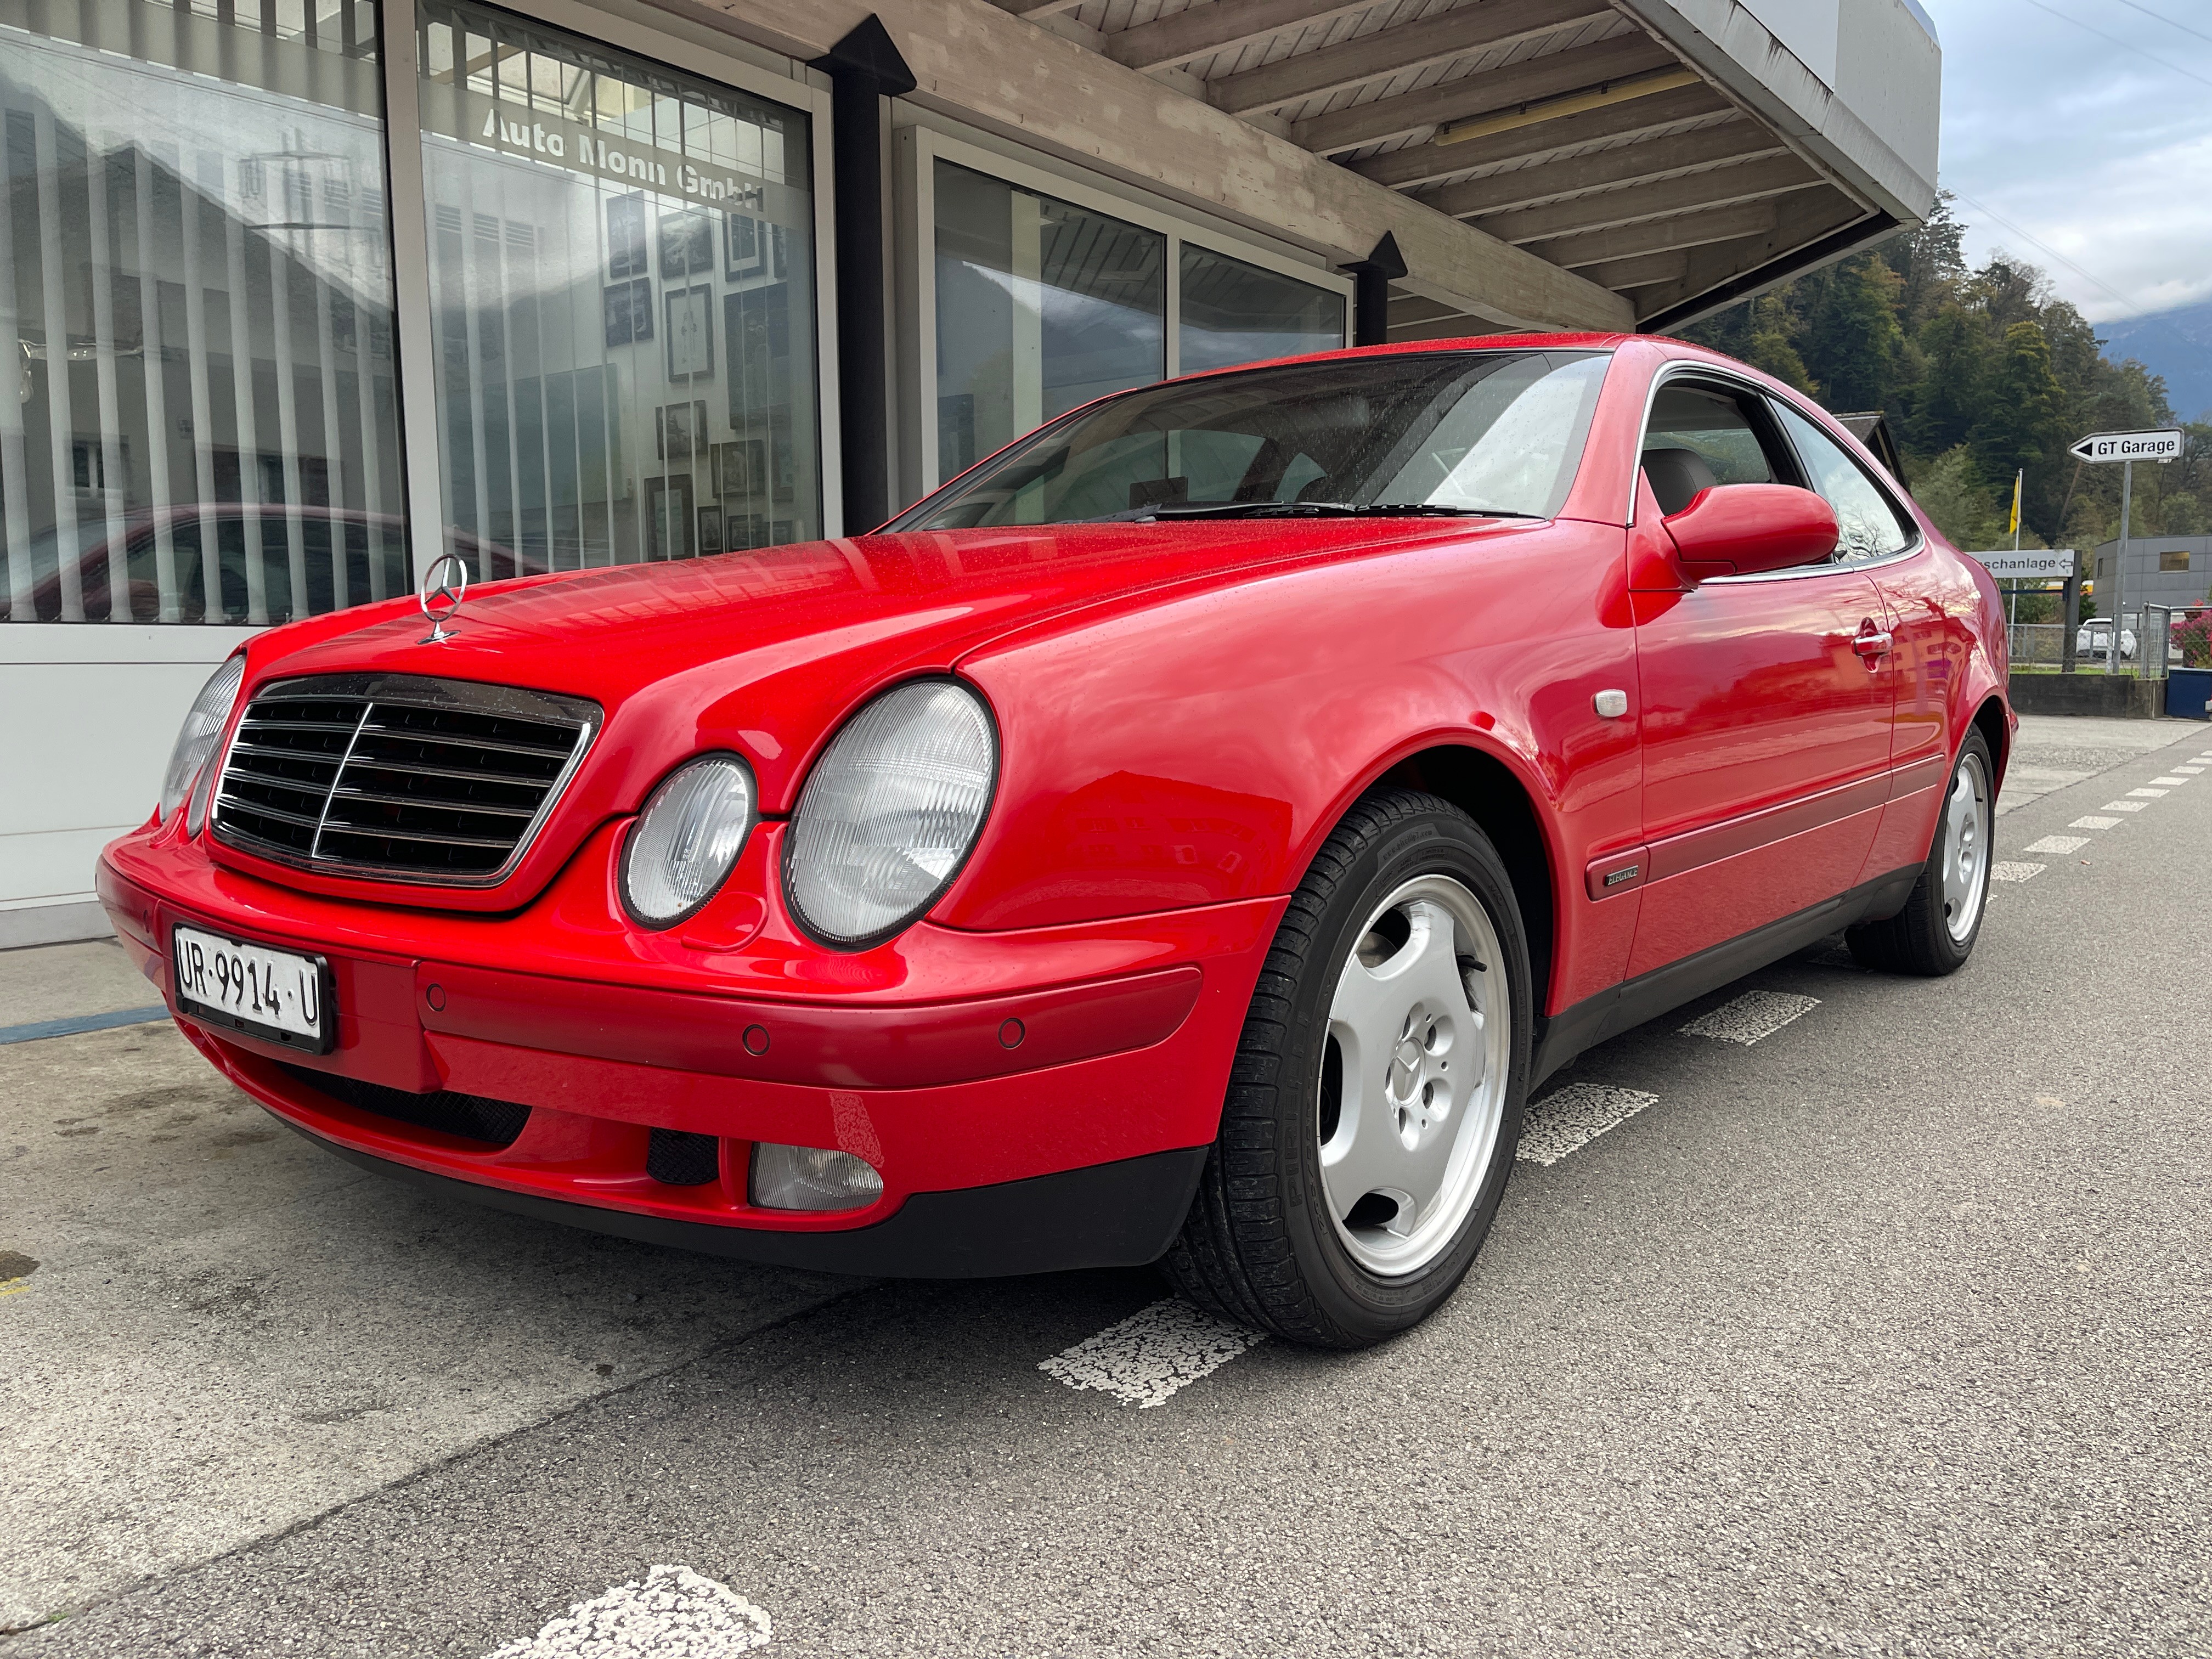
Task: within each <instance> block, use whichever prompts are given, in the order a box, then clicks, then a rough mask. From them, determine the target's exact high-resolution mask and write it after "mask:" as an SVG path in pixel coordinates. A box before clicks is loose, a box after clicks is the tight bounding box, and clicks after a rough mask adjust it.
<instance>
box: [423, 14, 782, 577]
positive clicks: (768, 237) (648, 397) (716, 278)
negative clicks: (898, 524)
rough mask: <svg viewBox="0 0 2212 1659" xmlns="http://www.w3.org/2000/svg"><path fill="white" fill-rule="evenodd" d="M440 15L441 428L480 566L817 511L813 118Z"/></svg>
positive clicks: (584, 558) (564, 558)
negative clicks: (809, 127) (809, 139)
mask: <svg viewBox="0 0 2212 1659" xmlns="http://www.w3.org/2000/svg"><path fill="white" fill-rule="evenodd" d="M422 18H423V23H422V42H421V50H422V77H423V90H422V119H423V125H424V128H425V131H424V136H423V163H424V172H425V185H426V188H427V191H428V198H429V202H428V205H429V217H430V227H429V228H430V261H431V282H432V290H433V291H432V302H433V314H434V318H435V346H434V353H435V362H436V364H437V372H438V398H439V410H440V420H439V424H438V432H437V441H438V444H439V447H440V462H441V470H442V472H443V476H444V478H445V481H446V486H445V487H446V516H447V520H448V521H449V522H450V523H452V524H454V525H456V526H460V527H461V528H462V529H463V530H465V532H469V534H470V535H471V536H472V537H473V538H475V540H476V542H477V544H479V546H480V548H481V550H482V551H481V557H480V559H479V562H480V563H481V564H482V565H483V566H484V567H486V568H483V570H482V572H481V574H484V575H488V576H505V575H511V574H525V573H527V572H532V571H538V570H548V569H572V568H576V567H578V566H582V565H595V564H610V563H629V562H639V561H645V560H660V559H680V558H690V557H692V556H696V555H698V554H702V553H720V552H724V551H727V550H738V549H742V548H749V547H760V546H766V545H769V544H773V543H778V542H788V541H793V540H799V539H804V538H811V537H814V536H818V535H819V534H820V533H821V488H820V483H819V455H818V449H817V432H818V422H817V418H816V405H815V376H814V356H813V346H814V334H815V325H814V273H813V264H812V246H813V244H812V233H811V226H812V221H813V205H812V198H811V194H810V191H809V159H808V154H807V143H806V124H805V118H804V117H803V116H801V115H800V114H799V112H796V111H793V110H790V109H786V108H784V107H782V106H779V105H774V104H769V103H767V102H765V101H763V100H757V99H751V98H748V97H747V96H745V95H744V94H741V93H738V92H735V91H732V90H731V89H729V88H724V87H720V86H716V85H714V84H711V83H709V82H704V81H697V80H694V79H692V78H690V77H689V76H679V75H677V74H675V73H673V72H672V71H670V70H665V69H664V68H661V67H659V66H658V65H655V64H648V63H647V62H645V61H643V60H641V59H634V58H628V57H626V56H624V55H623V54H620V53H617V52H613V51H611V50H610V49H608V48H605V47H603V46H594V45H592V44H589V43H587V42H585V41H583V40H580V39H577V38H574V37H571V36H568V35H566V34H564V33H560V32H558V31H556V30H552V29H549V28H546V27H544V26H542V25H539V24H536V23H532V22H527V21H524V20H522V19H520V18H515V17H512V16H510V15H507V14H506V13H503V12H495V11H492V10H489V9H483V8H477V7H459V6H452V5H441V4H436V3H429V4H426V5H425V7H424V8H423V10H422Z"/></svg>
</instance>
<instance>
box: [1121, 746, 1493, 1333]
mask: <svg viewBox="0 0 2212 1659" xmlns="http://www.w3.org/2000/svg"><path fill="white" fill-rule="evenodd" d="M1470 907H1472V908H1470ZM1355 948H1358V949H1359V950H1360V951H1361V955H1360V956H1359V957H1358V962H1357V965H1356V966H1355V963H1354V951H1355ZM1401 1001H1402V1002H1404V1003H1405V1004H1406V1005H1407V1006H1406V1007H1405V1009H1404V1010H1403V1014H1404V1019H1403V1025H1402V1029H1401V1018H1400V1010H1399V1007H1398V1005H1399V1003H1400V1002H1401ZM1531 1010H1532V987H1531V985H1530V975H1529V969H1528V943H1527V939H1526V936H1525V934H1524V933H1523V930H1522V923H1521V914H1520V910H1519V908H1517V906H1516V902H1515V899H1514V894H1513V884H1512V879H1511V878H1510V876H1509V875H1508V874H1507V872H1506V869H1505V866H1504V861H1503V860H1501V859H1500V858H1499V857H1498V853H1497V850H1496V849H1495V848H1493V847H1492V845H1491V844H1490V841H1489V839H1488V837H1486V836H1485V835H1484V834H1483V833H1482V831H1481V830H1480V829H1479V828H1477V827H1476V825H1475V823H1474V820H1473V819H1471V818H1469V817H1468V816H1467V814H1465V813H1464V812H1462V811H1459V810H1458V809H1457V808H1456V807H1455V806H1452V805H1449V803H1448V802H1445V801H1443V800H1439V799H1437V798H1436V797H1435V796H1433V795H1427V794H1422V793H1417V792H1415V791H1413V790H1407V789H1396V788H1393V789H1386V790H1379V791H1376V792H1375V793H1370V794H1369V795H1367V796H1364V797H1363V798H1362V799H1360V800H1359V801H1358V803H1357V804H1356V805H1354V806H1353V807H1352V810H1351V811H1349V812H1347V813H1346V815H1345V817H1344V820H1343V822H1341V823H1339V824H1338V825H1337V827H1336V829H1334V831H1333V832H1332V833H1331V834H1330V836H1329V837H1328V841H1327V842H1325V843H1324V844H1323V845H1322V849H1321V852H1320V853H1319V854H1318V855H1316V858H1315V860H1314V863H1313V867H1312V869H1311V870H1310V871H1309V872H1307V875H1306V878H1305V880H1304V882H1302V883H1301V884H1299V887H1298V890H1297V892H1296V893H1295V894H1293V895H1292V896H1291V902H1290V908H1289V909H1288V911H1287V912H1286V913H1285V915H1284V918H1283V921H1282V925H1281V926H1280V927H1279V929H1278V930H1277V932H1276V934H1275V939H1274V943H1273V946H1272V947H1271V948H1270V949H1269V951H1268V952H1267V961H1266V963H1265V964H1264V965H1263V966H1262V968H1261V973H1260V980H1259V984H1258V986H1257V987H1256V988H1255V991H1254V992H1253V995H1252V1006H1251V1008H1250V1011H1249V1012H1248V1013H1247V1015H1246V1016H1245V1021H1244V1029H1243V1035H1242V1036H1241V1037H1240V1038H1239V1040H1238V1043H1237V1056H1236V1060H1235V1062H1234V1064H1233V1066H1232V1067H1231V1073H1230V1083H1229V1091H1228V1097H1227V1100H1226V1102H1225V1104H1224V1106H1223V1109H1222V1115H1221V1130H1220V1133H1219V1135H1218V1138H1217V1139H1215V1141H1214V1144H1213V1147H1212V1152H1210V1153H1209V1155H1208V1157H1207V1158H1206V1168H1205V1171H1204V1173H1203V1174H1202V1175H1201V1176H1200V1180H1199V1186H1198V1194H1197V1197H1196V1198H1195V1199H1194V1201H1193V1203H1192V1206H1191V1210H1190V1214H1189V1216H1188V1219H1186V1221H1185V1222H1184V1224H1183V1230H1182V1235H1181V1236H1180V1237H1178V1238H1177V1240H1176V1243H1175V1244H1174V1245H1173V1246H1172V1247H1170V1249H1169V1252H1168V1254H1167V1255H1166V1257H1165V1258H1164V1261H1163V1262H1162V1264H1161V1265H1162V1266H1163V1267H1164V1269H1165V1270H1166V1272H1167V1274H1168V1276H1169V1278H1170V1280H1171V1281H1172V1282H1173V1284H1174V1285H1175V1286H1176V1289H1177V1290H1179V1291H1181V1292H1182V1294H1183V1295H1184V1296H1185V1297H1188V1299H1189V1300H1190V1301H1192V1302H1194V1303H1196V1304H1198V1305H1199V1306H1200V1307H1202V1308H1204V1309H1206V1310H1208V1311H1209V1312H1212V1313H1214V1314H1217V1315H1218V1316H1222V1317H1224V1318H1226V1319H1229V1320H1231V1321H1234V1322H1239V1323H1242V1324H1245V1325H1249V1326H1252V1327H1255V1328H1259V1329H1261V1330H1266V1331H1269V1332H1272V1333H1273V1334H1276V1335H1278V1336H1281V1337H1284V1338H1285V1339H1287V1340H1290V1341H1292V1342H1297V1343H1301V1344H1304V1345H1306V1346H1314V1347H1323V1348H1360V1347H1365V1346H1370V1344H1373V1343H1376V1342H1380V1341H1383V1340H1385V1339H1387V1338H1389V1337H1391V1336H1395V1335H1396V1334H1398V1333H1400V1332H1401V1331H1404V1330H1407V1329H1408V1328H1411V1327H1413V1326H1414V1325H1416V1324H1419V1322H1421V1321H1422V1320H1423V1319H1425V1318H1426V1317H1427V1316H1429V1315H1430V1314H1431V1313H1432V1312H1433V1311H1435V1310H1436V1309H1437V1307H1438V1306H1439V1305H1441V1304H1443V1301H1444V1299H1445V1298H1446V1297H1449V1296H1450V1295H1451V1293H1452V1291H1454V1290H1455V1288H1456V1287H1457V1286H1458V1285H1459V1282H1460V1280H1461V1279H1462V1278H1463V1277H1464V1276H1465V1275H1466V1273H1467V1270H1468V1267H1469V1266H1470V1265H1471V1264H1472V1263H1473V1261H1474V1255H1475V1252H1476V1251H1477V1250H1478V1249H1480V1247H1481V1244H1482V1241H1483V1239H1484V1237H1486V1235H1487V1234H1488V1232H1489V1231H1490V1225H1491V1221H1492V1218H1493V1217H1495V1215H1496V1214H1497V1212H1498V1200H1500V1199H1501V1198H1502V1197H1503V1196H1504V1191H1505V1183H1506V1181H1507V1179H1508V1178H1509V1177H1510V1176H1511V1174H1512V1170H1513V1152H1514V1147H1515V1145H1516V1142H1517V1141H1518V1139H1519V1138H1520V1133H1521V1109H1522V1103H1523V1102H1524V1100H1525V1098H1526V1096H1527V1092H1528V1062H1529V1034H1530V1026H1531ZM1392 1032H1395V1033H1396V1034H1397V1035H1396V1036H1395V1039H1393V1038H1392V1037H1391V1036H1390V1035H1389V1034H1390V1033H1392ZM1378 1033H1379V1034H1381V1035H1379V1036H1378V1035H1377V1034H1378ZM1362 1056H1364V1060H1363V1059H1362ZM1455 1060H1456V1063H1457V1064H1458V1066H1459V1075H1458V1077H1457V1078H1454V1077H1453V1076H1452V1075H1451V1074H1450V1068H1451V1066H1452V1065H1453V1064H1454V1063H1455ZM1477 1071H1479V1072H1480V1078H1479V1079H1477V1078H1474V1073H1475V1072H1477ZM1347 1072H1349V1073H1350V1076H1349V1077H1347V1075H1346V1073H1347ZM1363 1131H1364V1135H1363ZM1394 1135H1395V1139H1394ZM1431 1177H1433V1178H1434V1191H1433V1193H1431V1190H1430V1186H1429V1183H1430V1181H1431ZM1395 1182H1402V1184H1393V1183H1395ZM1370 1184H1371V1185H1373V1186H1374V1187H1375V1190H1374V1191H1371V1192H1369V1193H1367V1194H1365V1195H1364V1196H1358V1195H1357V1194H1356V1193H1355V1191H1354V1189H1355V1188H1362V1187H1365V1186H1369V1185H1370ZM1387 1194H1395V1196H1390V1195H1387Z"/></svg>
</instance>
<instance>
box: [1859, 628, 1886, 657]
mask: <svg viewBox="0 0 2212 1659" xmlns="http://www.w3.org/2000/svg"><path fill="white" fill-rule="evenodd" d="M1851 649H1852V650H1854V651H1856V652H1857V653H1859V655H1861V656H1862V657H1881V656H1887V655H1888V653H1889V635H1888V634H1887V632H1884V633H1880V634H1872V633H1869V634H1861V635H1859V636H1858V637H1857V639H1855V640H1853V641H1851Z"/></svg>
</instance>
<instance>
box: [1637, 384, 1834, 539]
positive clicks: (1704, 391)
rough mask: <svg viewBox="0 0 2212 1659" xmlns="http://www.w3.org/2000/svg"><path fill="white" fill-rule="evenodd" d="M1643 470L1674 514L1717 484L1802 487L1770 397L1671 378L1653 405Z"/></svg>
mask: <svg viewBox="0 0 2212 1659" xmlns="http://www.w3.org/2000/svg"><path fill="white" fill-rule="evenodd" d="M1642 465H1643V467H1644V477H1647V478H1649V479H1650V481H1651V493H1652V495H1654V496H1655V497H1656V498H1657V500H1658V502H1659V510H1660V511H1661V512H1662V513H1680V511H1681V510H1682V509H1683V508H1684V507H1687V506H1688V505H1689V504H1690V503H1691V502H1692V501H1694V500H1696V499H1697V495H1698V492H1699V490H1701V489H1712V488H1714V487H1715V486H1717V485H1726V484H1741V483H1796V476H1795V475H1796V469H1795V468H1794V467H1793V466H1792V465H1790V461H1789V459H1788V456H1787V452H1786V451H1785V450H1784V448H1783V447H1782V446H1781V444H1780V443H1779V442H1778V435H1777V433H1776V432H1775V430H1774V425H1773V421H1772V419H1771V417H1770V416H1768V415H1767V413H1766V410H1765V405H1764V402H1763V400H1761V399H1760V398H1756V397H1753V395H1752V394H1750V393H1749V392H1732V391H1729V390H1728V389H1725V388H1723V387H1721V386H1711V385H1706V384H1703V383H1700V382H1698V381H1694V380H1669V381H1668V382H1667V383H1666V384H1665V385H1663V386H1661V387H1660V388H1659V392H1658V395H1657V396H1656V397H1655V398H1653V399H1652V400H1651V417H1650V421H1649V422H1647V423H1646V424H1645V427H1644V452H1643V456H1642Z"/></svg>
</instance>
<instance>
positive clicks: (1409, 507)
mask: <svg viewBox="0 0 2212 1659" xmlns="http://www.w3.org/2000/svg"><path fill="white" fill-rule="evenodd" d="M1543 516H1544V515H1543V514H1542V513H1521V512H1516V511H1515V510H1514V509H1512V508H1510V507H1447V506H1444V505H1443V504H1442V503H1440V502H1436V501H1370V502H1368V503H1366V504H1365V505H1364V506H1363V505H1361V504H1359V503H1358V502H1354V501H1159V502H1156V503H1154V504H1153V505H1152V506H1151V507H1130V508H1128V509H1127V511H1125V512H1121V513H1103V514H1101V515H1100V516H1099V517H1097V518H1096V519H1085V520H1081V521H1080V522H1082V523H1085V524H1127V523H1142V522H1145V521H1146V520H1153V519H1541V518H1542V517H1543Z"/></svg>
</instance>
